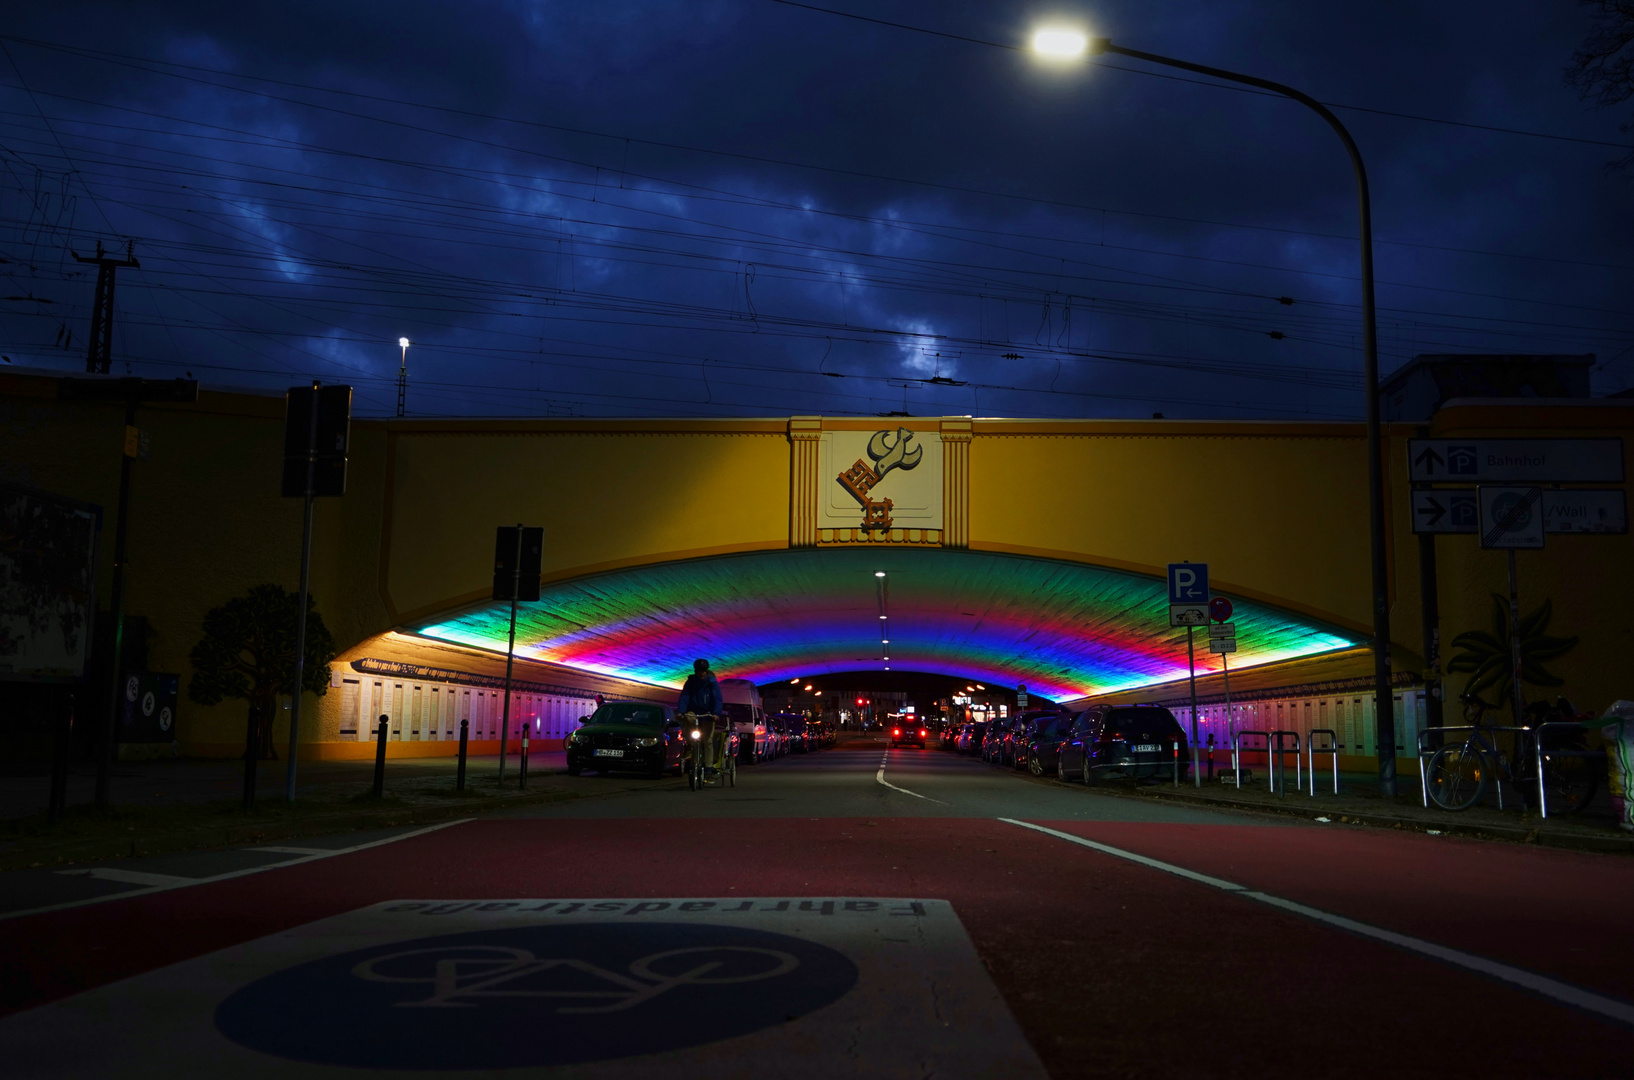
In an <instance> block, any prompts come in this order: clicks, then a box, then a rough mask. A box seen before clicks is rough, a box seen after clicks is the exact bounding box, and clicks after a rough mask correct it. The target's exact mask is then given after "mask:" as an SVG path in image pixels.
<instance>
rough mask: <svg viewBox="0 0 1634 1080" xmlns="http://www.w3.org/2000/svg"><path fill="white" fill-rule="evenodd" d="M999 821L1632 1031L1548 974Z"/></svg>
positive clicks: (1593, 998) (1616, 1010)
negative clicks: (1369, 940)
mask: <svg viewBox="0 0 1634 1080" xmlns="http://www.w3.org/2000/svg"><path fill="white" fill-rule="evenodd" d="M999 820H1000V821H1002V822H1004V823H1005V824H1007V825H1017V826H1020V827H1021V828H1023V829H1031V830H1033V831H1034V832H1041V833H1043V834H1045V835H1046V836H1053V837H1055V838H1056V839H1058V840H1065V841H1067V842H1068V843H1069V844H1077V845H1078V846H1079V847H1086V848H1089V849H1091V850H1093V851H1099V852H1101V853H1102V854H1103V855H1111V856H1113V857H1114V858H1118V859H1127V860H1128V861H1129V862H1133V863H1139V864H1140V865H1141V866H1145V867H1149V868H1151V869H1153V870H1161V871H1162V872H1164V873H1166V874H1173V875H1175V876H1176V877H1182V878H1185V879H1186V880H1188V881H1195V882H1197V883H1198V884H1200V885H1207V886H1209V887H1210V888H1214V889H1219V890H1221V891H1222V892H1228V893H1231V894H1232V895H1234V896H1240V897H1242V898H1244V899H1245V900H1253V901H1255V902H1257V903H1261V904H1265V905H1267V906H1269V907H1274V908H1277V909H1279V910H1281V911H1287V912H1291V913H1293V914H1295V915H1302V916H1304V917H1305V918H1307V919H1312V920H1315V921H1316V922H1320V923H1326V924H1327V925H1329V926H1334V927H1338V928H1339V929H1341V930H1346V931H1349V932H1350V933H1352V934H1357V935H1360V936H1361V937H1366V938H1372V939H1373V940H1375V941H1382V942H1384V943H1385V944H1387V945H1394V946H1395V947H1396V948H1398V949H1405V950H1407V951H1408V952H1415V953H1418V954H1419V955H1420V956H1427V957H1429V958H1430V959H1432V960H1439V961H1441V962H1442V963H1445V964H1451V965H1453V966H1454V967H1461V968H1463V969H1465V970H1466V971H1473V972H1475V973H1476V974H1478V975H1485V976H1487V977H1488V978H1493V979H1498V980H1500V981H1502V982H1506V983H1509V984H1510V985H1512V986H1518V987H1520V988H1521V989H1523V990H1528V991H1530V992H1532V993H1534V994H1538V995H1540V996H1542V997H1546V998H1549V999H1550V1000H1552V1001H1557V1002H1559V1003H1560V1004H1562V1005H1568V1006H1571V1007H1572V1008H1575V1009H1581V1010H1583V1011H1584V1012H1589V1013H1593V1014H1595V1015H1596V1016H1601V1017H1604V1018H1605V1019H1607V1020H1611V1021H1613V1022H1615V1023H1618V1024H1622V1025H1624V1026H1625V1027H1634V1005H1631V1004H1630V1003H1628V1002H1626V1001H1621V1000H1618V999H1617V998H1610V997H1605V996H1604V995H1601V994H1596V993H1594V992H1593V991H1590V990H1585V989H1583V988H1582V987H1580V986H1573V985H1572V984H1571V983H1566V982H1561V981H1560V980H1559V979H1551V978H1549V977H1548V976H1547V975H1539V974H1538V973H1537V972H1535V971H1527V970H1525V969H1523V968H1518V967H1511V966H1510V965H1508V964H1502V963H1499V962H1498V961H1496V960H1488V959H1487V958H1486V957H1484V956H1475V955H1474V954H1472V953H1467V952H1461V951H1459V950H1458V949H1449V948H1447V947H1446V946H1445V945H1437V944H1436V943H1435V942H1433V941H1425V940H1423V939H1422V938H1416V937H1410V936H1408V935H1407V934H1398V933H1396V932H1395V931H1394V930H1386V929H1384V928H1383V927H1379V926H1371V925H1369V924H1368V923H1364V922H1357V921H1356V920H1355V919H1347V918H1346V917H1345V916H1343V915H1335V914H1333V913H1332V912H1330V911H1323V910H1321V909H1320V908H1313V907H1310V906H1308V905H1305V904H1301V903H1297V902H1295V901H1293V900H1285V899H1283V898H1282V897H1280V896H1272V895H1271V894H1270V893H1263V892H1259V891H1257V890H1255V889H1250V888H1248V887H1247V886H1246V885H1239V884H1237V883H1236V882H1234V881H1226V880H1224V879H1222V878H1217V877H1210V876H1209V875H1207V874H1199V873H1198V872H1197V871H1195V870H1187V869H1186V868H1185V867H1183V866H1176V865H1174V864H1173V863H1166V862H1163V861H1161V860H1159V859H1153V858H1149V857H1148V856H1145V855H1137V854H1136V853H1135V852H1133V851H1125V850H1123V849H1122V848H1115V847H1112V846H1110V845H1108V844H1100V843H1096V842H1095V841H1094V840H1086V839H1084V838H1083V837H1081V836H1074V835H1072V834H1071V833H1065V832H1061V831H1060V830H1058V829H1050V828H1046V827H1045V826H1043V825H1034V824H1033V823H1032V822H1029V821H1018V820H1017V819H1015V818H1002V817H1001V818H999Z"/></svg>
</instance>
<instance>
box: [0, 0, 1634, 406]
mask: <svg viewBox="0 0 1634 1080" xmlns="http://www.w3.org/2000/svg"><path fill="white" fill-rule="evenodd" d="M837 6H839V5H837ZM848 10H855V11H858V12H866V13H868V14H871V15H876V16H878V17H881V18H888V19H893V20H896V21H901V22H906V23H913V24H917V25H924V26H931V27H934V28H937V29H941V30H945V31H949V32H952V33H957V34H962V35H966V36H970V37H976V38H982V39H987V40H993V41H998V42H1002V43H1016V42H1021V41H1023V40H1024V39H1025V36H1026V34H1027V32H1028V31H1029V29H1030V28H1031V27H1032V26H1033V25H1035V24H1036V23H1037V22H1038V21H1039V20H1040V19H1041V18H1043V17H1046V16H1050V15H1052V14H1053V15H1054V16H1055V17H1063V18H1068V17H1070V18H1077V19H1079V20H1080V21H1082V22H1084V23H1086V24H1087V25H1091V26H1093V27H1094V28H1095V30H1096V32H1099V33H1105V34H1109V35H1110V36H1112V37H1113V38H1114V39H1116V40H1118V41H1119V42H1120V43H1123V44H1126V45H1129V46H1131V47H1135V48H1142V49H1147V50H1150V51H1154V52H1164V53H1169V54H1171V55H1178V56H1183V57H1185V58H1188V59H1192V60H1196V61H1199V62H1203V63H1209V64H1216V65H1219V66H1222V67H1227V68H1232V69H1236V70H1241V71H1248V72H1252V73H1255V74H1258V75H1261V76H1264V77H1267V78H1272V79H1279V80H1283V81H1286V82H1288V83H1291V84H1293V85H1296V86H1298V87H1300V88H1302V89H1304V90H1306V91H1308V92H1310V93H1312V94H1313V95H1315V96H1317V97H1319V98H1321V99H1323V100H1325V101H1328V102H1333V103H1340V104H1346V105H1357V106H1365V107H1369V108H1373V109H1382V110H1386V111H1396V112H1402V113H1411V114H1416V115H1427V116H1433V117H1441V118H1446V119H1453V120H1469V121H1473V122H1477V123H1483V124H1488V125H1493V126H1500V127H1513V128H1521V129H1527V130H1533V131H1540V132H1547V133H1553V134H1559V135H1565V136H1572V137H1576V138H1582V139H1589V140H1602V141H1615V140H1616V138H1617V134H1616V117H1614V116H1611V115H1607V114H1595V113H1590V112H1586V111H1585V108H1584V106H1583V105H1582V104H1581V103H1579V102H1578V101H1577V99H1576V97H1575V95H1574V94H1573V93H1572V92H1571V91H1570V90H1569V89H1567V88H1566V87H1565V86H1564V85H1563V84H1562V81H1561V76H1560V71H1561V68H1562V66H1563V64H1564V63H1565V61H1566V59H1567V58H1568V57H1569V55H1570V52H1571V50H1572V48H1573V47H1574V46H1575V45H1576V43H1577V41H1578V39H1579V38H1580V37H1581V35H1582V33H1583V31H1584V29H1585V26H1586V23H1585V22H1584V19H1583V18H1582V17H1581V15H1580V13H1579V12H1577V11H1574V10H1573V9H1571V8H1569V7H1567V6H1554V7H1542V8H1540V7H1538V6H1537V5H1533V4H1526V3H1521V2H1519V0H1514V2H1509V3H1498V4H1492V3H1475V2H1473V0H1468V2H1457V3H1447V4H1441V5H1434V6H1427V5H1417V4H1368V5H1343V6H1335V5H1309V4H1294V3H1273V2H1259V3H1249V2H1246V0H1243V2H1238V3H1219V2H1211V3H1202V2H1198V0H1194V2H1185V3H1172V4H1168V5H1163V6H1162V7H1161V9H1160V10H1153V5H1150V4H1133V3H1127V2H1125V3H1106V4H1102V5H1099V6H1097V7H1096V8H1094V9H1093V10H1091V9H1088V8H1081V9H1080V10H1078V11H1077V12H1076V13H1074V12H1072V11H1065V10H1058V11H1055V12H1053V13H1052V12H1049V11H1047V10H1045V9H1043V8H1041V7H1037V6H1035V5H1028V4H1023V3H1002V2H995V3H964V4H946V3H928V2H925V0H900V2H896V3H875V4H870V5H861V4H857V5H854V6H852V7H850V8H848ZM8 32H9V33H10V34H12V35H14V36H13V37H11V38H9V39H7V41H6V46H7V50H8V52H9V55H10V57H11V59H12V61H13V62H14V64H15V69H13V68H12V66H11V65H9V64H0V84H3V85H0V147H3V148H4V157H3V160H4V164H5V167H6V171H5V172H4V173H3V174H0V185H3V186H4V192H3V204H0V255H3V257H5V258H7V259H9V260H11V261H10V263H9V264H8V265H5V266H0V270H5V271H7V272H8V273H9V280H8V285H7V290H6V291H7V293H8V294H10V295H14V296H22V297H33V298H35V299H32V300H30V299H24V300H8V301H5V302H4V306H3V308H0V343H3V348H4V351H5V353H6V354H7V355H9V356H11V357H12V358H13V359H14V361H16V362H19V363H35V364H47V365H54V366H60V367H65V368H72V367H74V366H75V364H76V358H77V357H78V356H80V355H82V350H83V340H84V335H85V332H86V330H85V328H86V325H87V323H88V308H89V301H90V280H89V278H88V277H86V276H85V275H84V274H83V273H81V272H80V271H81V270H82V268H81V267H79V266H78V265H77V264H75V263H74V262H73V261H72V259H71V258H69V257H68V255H67V252H68V251H69V250H70V249H76V250H80V251H82V252H83V251H85V250H87V249H88V248H90V247H91V246H93V245H94V244H95V242H96V241H97V240H98V239H101V240H103V241H104V242H105V243H107V244H109V245H110V246H114V245H116V244H118V245H121V246H122V244H123V241H124V239H125V238H131V239H133V240H134V241H135V244H136V251H137V255H138V257H139V258H140V259H141V260H142V269H141V270H140V271H136V272H132V273H129V274H127V276H126V277H125V278H124V279H122V281H121V285H120V294H119V296H120V331H119V336H118V340H117V342H116V355H117V356H119V357H120V362H121V364H122V365H123V364H126V363H128V364H129V365H130V367H131V369H132V370H137V371H141V372H143V373H148V374H155V375H169V374H173V373H179V372H180V371H183V370H191V371H193V372H194V374H195V375H198V376H200V377H202V378H204V379H205V380H206V381H208V382H216V383H232V384H241V385H258V386H266V387H278V386H282V385H286V384H288V383H290V382H293V381H295V380H296V379H304V378H306V377H309V376H317V377H321V378H324V379H326V380H330V381H339V380H347V381H352V382H354V383H355V384H356V385H357V386H358V388H359V393H360V399H359V405H360V407H361V408H362V409H363V410H365V411H375V412H387V411H389V410H390V409H391V408H392V406H393V404H394V400H395V395H394V392H393V390H392V388H391V383H392V380H393V378H394V377H395V374H396V368H397V363H398V350H397V348H396V345H395V342H396V339H397V338H398V336H399V335H407V336H408V337H410V338H411V339H413V341H414V342H415V345H414V347H413V348H412V350H411V352H410V367H411V373H412V379H411V390H410V398H409V400H410V410H411V412H414V413H419V414H438V413H461V412H468V411H476V412H493V413H500V414H508V413H547V412H554V413H564V414H565V413H575V414H579V415H607V414H630V413H636V414H641V413H654V414H721V413H725V414H744V413H773V414H775V413H787V412H828V413H843V412H857V413H875V412H888V411H893V410H900V411H908V412H912V413H915V414H926V413H944V412H946V413H965V412H975V413H982V414H1022V415H1035V414H1036V415H1090V416H1098V415H1107V416H1118V415H1145V414H1147V413H1148V412H1150V411H1153V410H1162V411H1164V412H1165V413H1166V414H1168V415H1171V416H1177V415H1199V416H1213V415H1219V416H1241V415H1253V414H1265V415H1289V416H1297V415H1313V416H1323V417H1327V416H1353V415H1357V414H1359V411H1360V407H1361V396H1360V389H1359V386H1360V384H1359V378H1358V370H1359V367H1360V358H1359V344H1358V343H1359V318H1358V312H1357V306H1356V305H1357V283H1356V281H1355V275H1356V266H1357V257H1356V248H1355V243H1354V241H1353V240H1350V239H1348V238H1349V237H1350V236H1352V235H1353V234H1354V228H1355V201H1354V187H1353V183H1352V180H1351V176H1350V170H1349V166H1348V164H1347V162H1346V160H1345V157H1344V155H1343V152H1342V150H1341V148H1340V146H1339V144H1338V142H1337V140H1335V139H1334V137H1333V135H1332V133H1331V132H1329V131H1328V130H1327V129H1326V128H1325V127H1324V125H1323V124H1322V123H1321V121H1320V120H1318V119H1317V118H1316V117H1315V116H1314V115H1312V114H1310V113H1308V112H1307V111H1305V110H1303V109H1302V108H1301V107H1300V106H1298V105H1296V104H1293V103H1290V102H1286V101H1283V100H1281V99H1276V98H1267V97H1263V96H1258V95H1254V94H1245V93H1239V92H1236V91H1234V90H1230V89H1224V88H1218V87H1210V86H1201V85H1197V84H1196V83H1195V82H1188V81H1178V80H1175V79H1169V78H1160V77H1157V74H1175V73H1173V72H1167V73H1140V72H1136V71H1132V70H1117V69H1116V68H1128V69H1136V68H1139V67H1140V65H1139V64H1137V63H1134V62H1131V61H1124V60H1113V61H1112V63H1113V64H1115V65H1116V66H1115V67H1113V66H1110V65H1108V66H1098V67H1087V68H1079V69H1075V70H1074V69H1068V70H1063V69H1060V68H1054V69H1052V68H1047V67H1043V66H1040V65H1039V64H1037V63H1035V62H1033V61H1032V60H1031V58H1030V57H1028V56H1026V55H1025V54H1018V53H1016V52H1013V51H1010V50H1005V49H995V48H985V47H981V46H977V45H971V44H968V43H963V42H958V41H951V40H947V39H943V38H937V37H932V36H926V35H920V34H914V33H910V32H904V31H901V30H895V29H890V28H887V27H881V26H877V25H870V24H866V23H861V22H857V21H855V20H849V19H841V18H835V17H833V16H825V15H821V14H817V13H813V12H809V11H803V10H799V9H796V8H791V7H789V6H786V5H779V4H774V3H771V2H770V0H716V2H713V3H695V4H687V5H674V4H661V3H634V2H631V3H612V2H610V3H599V4H578V3H554V4H552V3H486V4H457V5H456V4H429V3H421V4H412V3H409V4H392V5H385V4H337V3H333V2H331V3H322V4H320V3H289V4H280V5H237V6H224V5H220V4H200V3H171V4H163V3H150V4H145V5H142V6H141V7H140V9H139V10H138V9H135V8H133V7H131V6H130V5H123V4H94V3H81V4H75V3H64V4H58V5H53V6H52V7H51V9H50V10H49V11H47V10H35V11H33V12H32V13H26V14H25V15H23V16H21V17H19V18H14V19H13V20H12V23H11V28H10V30H9V31H8ZM1109 59H1110V58H1109ZM25 85H26V87H27V89H28V91H29V92H25V91H24V89H23V87H24V86H25ZM423 106H431V107H430V108H427V107H423ZM41 113H43V114H44V118H42V116H41ZM1342 115H1343V116H1344V118H1345V120H1346V122H1347V123H1348V124H1349V125H1350V126H1351V127H1352V130H1353V131H1354V132H1355V134H1356V137H1357V139H1358V141H1359V143H1360V144H1361V146H1362V149H1363V153H1364V154H1365V155H1366V157H1367V160H1368V163H1369V167H1370V171H1371V173H1372V180H1373V188H1374V209H1375V219H1376V235H1377V237H1378V239H1379V241H1380V243H1379V247H1378V275H1377V276H1378V279H1379V302H1380V308H1381V311H1380V335H1381V353H1382V361H1383V366H1384V367H1385V369H1386V370H1388V369H1389V368H1391V367H1393V366H1395V365H1396V364H1399V363H1400V362H1402V361H1403V360H1405V359H1406V358H1407V357H1410V356H1411V355H1413V354H1414V353H1418V352H1446V351H1492V352H1565V353H1582V352H1595V353H1598V354H1599V355H1600V357H1601V358H1602V361H1604V364H1603V367H1602V370H1601V371H1600V372H1599V373H1598V374H1597V379H1598V381H1599V385H1600V387H1601V388H1602V389H1617V388H1620V387H1622V386H1625V385H1628V384H1629V383H1631V382H1634V318H1631V317H1630V306H1629V303H1628V300H1627V297H1628V296H1629V295H1630V291H1631V290H1630V282H1631V278H1634V271H1631V270H1630V267H1634V251H1631V250H1630V248H1631V247H1634V244H1631V238H1634V221H1631V217H1634V214H1631V211H1630V205H1631V200H1630V197H1629V196H1630V188H1629V181H1628V180H1627V179H1626V178H1625V177H1624V176H1622V175H1619V174H1615V173H1612V172H1609V171H1607V170H1606V169H1605V168H1604V163H1605V162H1606V161H1608V160H1611V159H1613V158H1615V157H1617V156H1619V155H1618V153H1617V151H1616V150H1615V149H1612V148H1608V147H1604V146H1594V145H1588V144H1584V143H1578V142H1565V141H1552V140H1544V139H1538V138H1530V137H1524V136H1517V135H1509V134H1499V133H1494V132H1488V131H1481V130H1476V129H1472V128H1468V127H1459V126H1449V125H1441V124H1432V123H1426V122H1421V121H1413V120H1404V119H1399V118H1392V117H1385V116H1380V115H1376V114H1373V113H1366V112H1356V111H1344V112H1342ZM64 185H66V186H64ZM62 196H66V199H64V198H63V197H62ZM1283 297H1287V298H1291V299H1292V300H1294V303H1292V304H1285V303H1282V302H1281V300H1280V298H1283ZM44 301H51V302H50V303H46V302H44ZM68 331H72V334H73V346H72V348H71V349H64V348H62V347H60V344H59V342H60V340H61V338H62V337H63V336H64V335H65V333H66V332H68ZM932 380H940V381H939V382H933V381H932Z"/></svg>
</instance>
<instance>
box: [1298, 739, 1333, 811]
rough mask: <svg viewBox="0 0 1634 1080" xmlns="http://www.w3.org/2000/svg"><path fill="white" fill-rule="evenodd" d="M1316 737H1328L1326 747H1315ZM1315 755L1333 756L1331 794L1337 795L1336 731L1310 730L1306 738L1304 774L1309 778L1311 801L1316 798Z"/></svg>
mask: <svg viewBox="0 0 1634 1080" xmlns="http://www.w3.org/2000/svg"><path fill="white" fill-rule="evenodd" d="M1318 735H1326V736H1327V737H1328V745H1327V746H1324V747H1320V748H1318V747H1317V745H1316V737H1317V736H1318ZM1317 754H1331V755H1332V756H1333V793H1334V794H1335V795H1337V794H1339V733H1338V732H1337V731H1335V730H1333V729H1332V728H1325V727H1319V728H1311V733H1310V734H1309V735H1308V736H1306V741H1305V757H1306V763H1305V765H1306V768H1305V774H1306V775H1307V776H1309V777H1310V778H1311V798H1313V799H1314V798H1316V755H1317Z"/></svg>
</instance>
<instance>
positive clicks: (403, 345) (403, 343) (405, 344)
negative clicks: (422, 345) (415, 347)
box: [397, 337, 409, 349]
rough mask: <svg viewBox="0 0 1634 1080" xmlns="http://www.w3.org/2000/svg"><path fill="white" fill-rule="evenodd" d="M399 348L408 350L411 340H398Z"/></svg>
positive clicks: (401, 338) (404, 338)
mask: <svg viewBox="0 0 1634 1080" xmlns="http://www.w3.org/2000/svg"><path fill="white" fill-rule="evenodd" d="M397 347H398V348H400V349H406V348H408V347H409V339H408V338H406V337H400V338H398V339H397Z"/></svg>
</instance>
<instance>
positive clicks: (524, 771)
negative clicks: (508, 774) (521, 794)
mask: <svg viewBox="0 0 1634 1080" xmlns="http://www.w3.org/2000/svg"><path fill="white" fill-rule="evenodd" d="M516 786H517V787H518V788H519V789H522V790H526V789H527V786H528V726H527V725H526V724H523V725H522V762H521V764H520V766H519V767H518V768H517V780H516Z"/></svg>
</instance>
